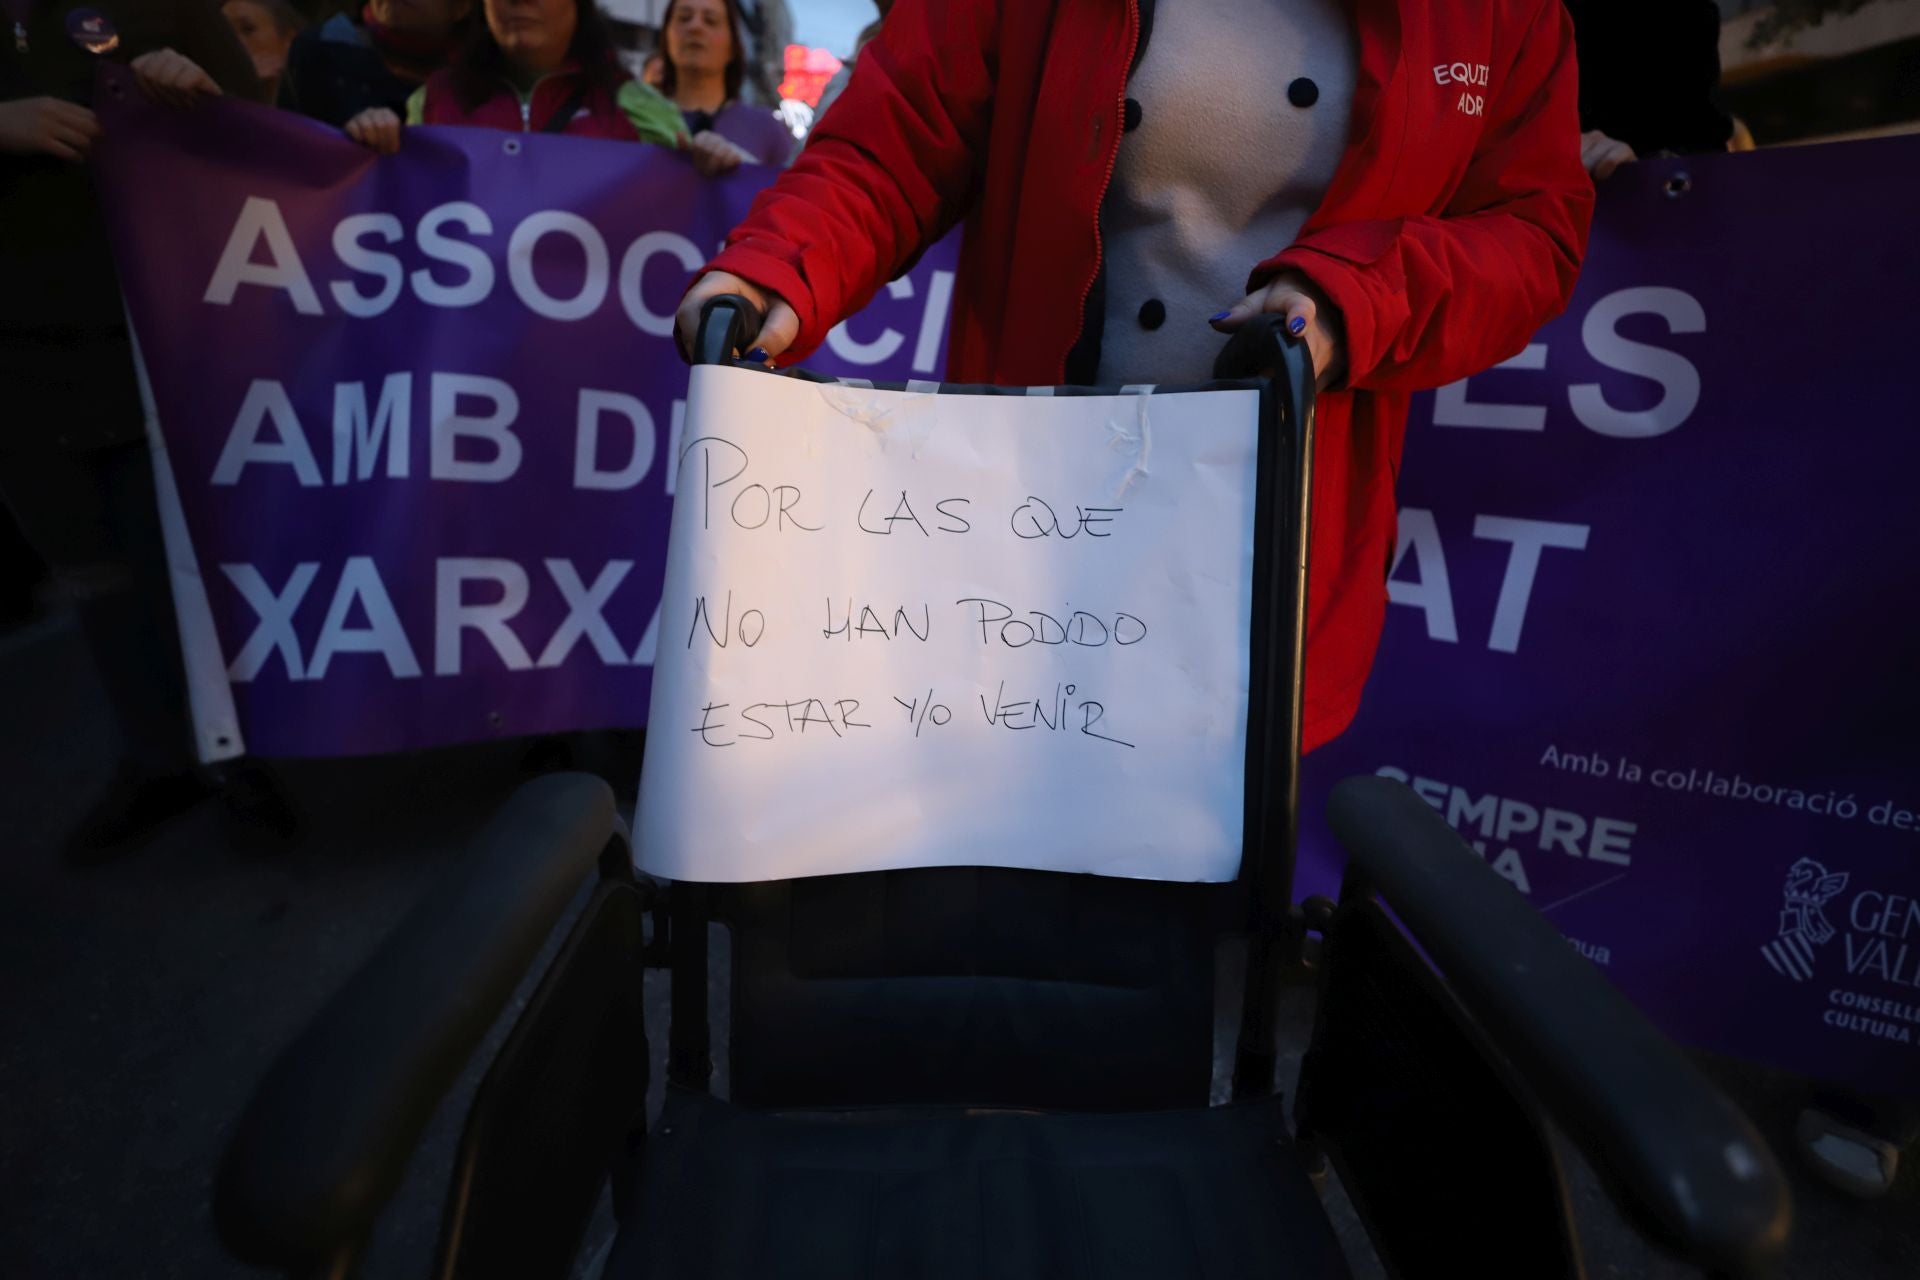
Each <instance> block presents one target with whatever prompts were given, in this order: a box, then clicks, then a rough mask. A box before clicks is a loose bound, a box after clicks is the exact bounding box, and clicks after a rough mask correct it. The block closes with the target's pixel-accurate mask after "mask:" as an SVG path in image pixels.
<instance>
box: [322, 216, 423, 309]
mask: <svg viewBox="0 0 1920 1280" xmlns="http://www.w3.org/2000/svg"><path fill="white" fill-rule="evenodd" d="M370 235H377V236H379V237H380V238H381V239H382V240H385V241H386V242H387V243H388V244H398V243H399V242H400V238H401V237H402V236H404V235H406V232H405V231H404V230H403V229H402V228H401V226H400V219H398V218H396V217H394V216H393V215H392V214H390V213H356V214H352V215H350V216H348V217H345V218H342V219H340V225H339V226H337V227H335V228H334V229H333V256H334V257H336V258H338V259H340V262H341V264H342V265H343V266H345V267H346V268H347V269H348V270H350V271H358V272H361V273H363V274H365V275H370V276H377V277H379V278H380V280H382V281H383V282H384V283H382V284H381V286H380V291H379V292H378V293H375V294H373V295H371V296H369V295H367V294H364V293H361V292H360V291H359V290H358V289H356V288H354V286H353V282H352V281H351V280H334V281H330V282H329V283H328V285H327V291H328V292H329V293H331V294H332V295H333V301H334V305H336V306H338V307H339V308H340V309H341V310H342V311H344V312H346V313H347V314H348V315H350V316H352V317H354V318H355V319H358V320H369V319H372V318H373V317H374V316H377V315H383V314H385V312H386V310H387V308H388V307H391V306H392V305H393V303H394V300H395V299H396V298H398V297H399V296H400V286H401V285H402V284H404V283H405V282H406V275H407V273H406V272H404V271H402V270H401V269H400V259H399V258H398V257H396V256H395V255H393V254H391V253H379V252H377V251H375V250H373V249H369V248H367V247H366V246H365V245H364V244H362V243H361V241H362V240H364V239H366V238H367V237H368V236H370Z"/></svg>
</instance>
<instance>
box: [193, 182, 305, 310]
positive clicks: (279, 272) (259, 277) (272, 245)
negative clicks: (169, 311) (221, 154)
mask: <svg viewBox="0 0 1920 1280" xmlns="http://www.w3.org/2000/svg"><path fill="white" fill-rule="evenodd" d="M263 241H264V242H265V244H266V247H267V254H268V257H269V259H270V260H269V261H267V262H255V261H254V260H253V251H254V246H255V245H257V244H259V243H261V242H263ZM243 284H257V285H260V286H262V287H264V288H268V289H281V290H284V291H285V292H286V294H287V296H288V298H290V299H292V301H293V309H294V310H295V311H298V312H299V313H300V314H301V315H303V316H317V315H319V314H320V313H321V312H320V295H319V294H317V293H315V292H314V291H313V281H311V280H309V279H308V278H307V268H306V265H305V264H304V263H302V262H301V261H300V251H299V250H298V249H296V248H295V247H294V244H293V237H292V236H291V235H289V234H288V232H287V220H286V219H285V218H283V217H281V216H280V206H279V205H278V204H277V203H275V202H274V201H272V200H268V199H265V198H264V197H261V196H248V197H247V201H246V203H245V204H243V205H241V206H240V216H239V217H238V218H237V219H235V221H234V224H233V231H232V233H231V234H230V235H228V236H227V247H226V248H225V249H222V250H221V251H220V262H219V265H217V266H215V267H214V269H213V278H212V279H211V280H209V281H208V282H207V291H206V293H205V294H203V295H202V297H201V301H203V302H210V303H212V304H213V305H214V306H217V307H225V306H231V305H232V304H233V295H234V293H235V291H236V290H238V289H239V287H240V286H241V285H243Z"/></svg>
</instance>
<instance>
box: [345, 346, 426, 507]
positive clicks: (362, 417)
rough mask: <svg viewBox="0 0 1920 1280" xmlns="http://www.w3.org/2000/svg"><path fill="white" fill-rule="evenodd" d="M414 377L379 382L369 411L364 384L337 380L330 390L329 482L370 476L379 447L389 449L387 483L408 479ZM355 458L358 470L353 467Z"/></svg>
mask: <svg viewBox="0 0 1920 1280" xmlns="http://www.w3.org/2000/svg"><path fill="white" fill-rule="evenodd" d="M412 406H413V375H412V374H410V373H394V374H389V375H387V377H386V378H384V379H382V380H381V383H380V400H379V403H378V404H376V405H375V406H374V409H373V412H372V413H371V414H369V413H368V412H367V384H366V383H364V382H340V383H335V384H334V388H333V482H334V483H335V484H337V485H341V484H346V483H347V479H348V477H349V476H350V475H351V476H352V477H353V478H354V479H356V480H366V479H370V478H371V477H372V476H373V463H374V459H376V458H378V457H379V456H380V445H381V442H382V441H383V440H384V441H385V443H386V446H387V479H389V480H404V479H406V478H407V453H408V446H409V444H410V442H411V440H412V438H413V432H412V423H413V408H412ZM356 459H357V460H358V462H359V466H358V469H357V472H356V469H355V466H354V463H355V460H356Z"/></svg>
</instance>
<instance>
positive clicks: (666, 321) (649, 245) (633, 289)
mask: <svg viewBox="0 0 1920 1280" xmlns="http://www.w3.org/2000/svg"><path fill="white" fill-rule="evenodd" d="M661 253H668V254H672V255H673V258H674V260H675V261H676V262H677V263H679V265H680V266H681V267H682V268H684V270H683V271H681V272H680V273H679V275H680V278H681V279H683V280H684V279H685V274H686V272H688V271H698V270H699V269H700V267H701V265H702V264H703V263H705V262H706V256H705V255H704V254H702V253H701V252H700V250H699V247H698V246H696V245H695V244H694V243H693V241H691V240H689V239H687V238H686V237H685V236H683V235H680V234H679V233H678V232H674V231H649V232H647V233H646V234H645V235H643V236H641V237H640V238H639V239H637V240H635V241H634V242H633V243H632V244H631V245H628V246H627V252H626V256H624V257H623V258H621V259H620V305H621V306H622V307H624V308H625V309H626V312H627V319H629V320H631V321H633V323H634V326H635V327H636V328H638V329H639V330H640V332H642V333H645V334H651V335H652V336H653V337H656V338H666V337H671V336H672V335H673V316H674V312H675V310H676V309H677V306H678V303H679V297H680V295H679V293H678V292H675V294H674V297H673V302H674V305H672V306H669V307H668V308H667V309H666V310H665V311H655V310H653V309H652V308H650V307H649V306H647V299H646V293H645V291H644V290H643V288H642V285H643V284H644V283H645V280H646V272H647V264H648V263H649V262H651V261H652V260H653V258H654V256H655V255H656V254H661Z"/></svg>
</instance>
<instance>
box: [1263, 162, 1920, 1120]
mask: <svg viewBox="0 0 1920 1280" xmlns="http://www.w3.org/2000/svg"><path fill="white" fill-rule="evenodd" d="M1842 194H1844V198H1837V197H1838V196H1840V195H1842ZM1916 225H1920V140H1915V139H1895V140H1887V141H1876V142H1859V143H1848V144H1837V145H1830V146H1822V147H1808V148H1798V149H1789V150H1780V151H1770V152H1766V153H1761V154H1754V155H1737V156H1712V157H1700V158H1692V159H1688V160H1685V161H1674V160H1668V161H1660V162H1655V163H1648V164H1638V165H1631V166H1628V167H1627V168H1625V169H1622V170H1621V171H1620V172H1619V173H1617V174H1616V175H1615V176H1614V177H1612V178H1611V179H1609V180H1608V181H1607V182H1605V183H1603V184H1602V187H1601V202H1600V209H1599V214H1598V218H1597V220H1596V224H1595V227H1594V233H1593V243H1592V248H1591V251H1590V253H1589V256H1588V259H1587V265H1586V268H1585V271H1584V274H1583V275H1582V277H1581V282H1580V287H1579V290H1578V292H1577V294H1576V295H1575V298H1574V301H1573V305H1572V307H1571V308H1570V309H1569V310H1568V312H1567V314H1566V315H1565V316H1564V317H1563V318H1562V319H1560V320H1558V321H1556V322H1555V323H1554V324H1552V325H1549V326H1548V327H1547V328H1546V329H1545V330H1543V331H1542V332H1541V333H1540V334H1539V336H1538V337H1537V338H1536V339H1535V341H1534V343H1533V345H1532V346H1530V347H1529V348H1528V349H1527V351H1526V352H1525V353H1523V354H1522V355H1521V356H1519V357H1517V358H1515V359H1514V360H1512V361H1510V362H1508V364H1507V365H1505V366H1502V367H1501V368H1499V369H1495V370H1492V371H1489V372H1488V373H1486V374H1483V375H1480V376H1477V377H1474V378H1472V379H1469V380H1468V381H1467V382H1465V383H1463V384H1458V385H1456V386H1453V387H1449V388H1445V389H1443V390H1441V391H1440V392H1439V393H1438V394H1436V395H1428V396H1422V397H1420V398H1419V399H1417V400H1416V401H1415V404H1414V409H1413V415H1412V421H1411V424H1410V428H1409V436H1408V443H1407V451H1406V459H1405V465H1404V467H1403V469H1402V471H1401V474H1400V489H1399V492H1400V501H1401V520H1400V539H1399V553H1398V556H1397V559H1396V564H1395V567H1394V569H1393V572H1392V575H1391V580H1390V590H1391V595H1392V599H1393V601H1394V607H1392V608H1390V609H1389V610H1388V620H1387V629H1386V635H1385V639H1384V642H1383V644H1382V647H1381V651H1380V657H1379V660H1378V663H1377V665H1376V667H1375V669H1374V673H1373V677H1372V681H1371V683H1370V684H1369V686H1368V689H1367V693H1366V700H1365V704H1364V706H1363V707H1362V710H1361V712H1360V716H1359V719H1358V720H1357V721H1356V723H1355V724H1354V726H1353V728H1352V729H1351V730H1350V731H1349V732H1348V733H1347V734H1346V736H1345V737H1343V738H1342V739H1340V740H1339V741H1338V742H1336V743H1334V744H1333V745H1331V746H1329V747H1327V748H1325V749H1324V750H1322V751H1320V752H1318V753H1316V754H1315V755H1314V756H1313V757H1312V758H1311V759H1310V760H1309V762H1308V771H1307V775H1306V780H1307V787H1306V794H1307V796H1308V805H1307V808H1308V812H1307V813H1306V814H1305V815H1303V816H1304V821H1303V823H1302V833H1303V834H1302V839H1303V842H1304V847H1303V850H1302V858H1301V880H1300V884H1299V891H1300V892H1301V893H1302V894H1307V893H1314V892H1320V893H1327V894H1330V895H1331V894H1332V893H1334V892H1335V890H1336V886H1337V883H1338V874H1339V857H1338V854H1337V852H1336V851H1335V849H1334V847H1333V844H1332V839H1331V837H1330V835H1329V834H1328V833H1327V831H1326V829H1325V823H1324V816H1323V812H1322V810H1323V805H1324V799H1325V796H1326V792H1327V789H1328V788H1329V787H1330V786H1331V785H1332V784H1333V783H1334V782H1335V781H1336V780H1338V779H1339V778H1341V777H1343V776H1346V775H1349V774H1354V773H1374V772H1378V773H1385V774H1390V775H1392V776H1395V777H1404V778H1406V779H1408V780H1409V781H1411V782H1412V784H1413V786H1414V787H1415V789H1416V790H1418V791H1419V792H1420V794H1421V795H1422V796H1423V797H1425V798H1426V799H1427V801H1428V802H1429V803H1431V804H1432V805H1433V806H1434V807H1435V808H1436V809H1438V810H1440V811H1441V812H1442V813H1443V814H1445V815H1446V816H1447V817H1448V818H1449V819H1450V820H1451V821H1452V822H1453V823H1454V825H1455V826H1457V827H1459V828H1460V829H1461V830H1462V831H1463V832H1465V834H1466V835H1467V836H1469V837H1470V838H1471V839H1472V840H1473V841H1474V843H1475V845H1476V847H1478V848H1479V849H1480V850H1481V852H1482V853H1483V854H1484V856H1485V857H1487V858H1488V859H1489V860H1490V861H1491V862H1492V864H1493V866H1494V867H1495V869H1496V870H1498V871H1499V872H1500V873H1501V874H1502V875H1504V876H1506V878H1507V879H1508V880H1510V881H1511V882H1512V883H1513V884H1514V885H1515V886H1516V887H1517V888H1519V889H1520V890H1521V892H1523V893H1525V894H1526V895H1527V897H1528V899H1529V900H1530V901H1531V902H1533V903H1534V905H1535V906H1537V907H1538V908H1539V909H1540V910H1541V911H1543V912H1544V913H1545V914H1546V916H1547V917H1548V918H1549V919H1550V920H1552V921H1553V923H1554V924H1555V925H1556V926H1558V927H1559V928H1560V929H1561V930H1562V931H1563V932H1565V933H1566V934H1567V935H1568V936H1569V937H1570V938H1572V939H1575V940H1577V945H1578V947H1579V949H1580V950H1581V951H1582V952H1583V953H1584V954H1585V955H1586V956H1588V957H1589V958H1590V959H1591V960H1592V961H1593V962H1594V963H1596V964H1598V965H1599V966H1601V968H1602V969H1603V970H1604V971H1605V972H1606V973H1607V975H1608V976H1609V977H1610V978H1612V979H1613V980H1614V981H1615V982H1616V983H1617V984H1618V985H1619V986H1620V987H1621V988H1622V989H1623V990H1624V991H1626V993H1627V994H1628V995H1630V996H1631V997H1632V998H1633V999H1635V1000H1636V1001H1637V1002H1638V1003H1639V1004H1640V1006H1641V1007H1642V1008H1643V1009H1645V1010H1646V1011H1647V1012H1648V1013H1649V1014H1650V1015H1651V1016H1653V1017H1654V1018H1655V1019H1656V1021H1658V1022H1659V1023H1661V1024H1662V1025H1663V1026H1664V1027H1665V1028H1666V1029H1667V1030H1668V1031H1669V1032H1670V1033H1671V1034H1673V1035H1675V1036H1676V1037H1678V1038H1680V1039H1682V1040H1684V1041H1687V1042H1690V1043H1694V1044H1698V1045H1701V1046H1704V1047H1708V1048H1712V1049H1716V1050H1720V1051H1724V1052H1727V1053H1730V1054H1735V1055H1739V1056H1745V1057H1750V1058H1755V1059H1760V1060H1764V1061H1767V1062H1770V1063H1773V1064H1775V1065H1777V1066H1781V1067H1784V1068H1787V1069H1791V1070H1796V1071H1800V1072H1804V1073H1806V1074H1810V1075H1814V1076H1820V1077H1825V1078H1829V1079H1832V1080H1835V1081H1839V1082H1842V1083H1847V1084H1851V1085H1854V1086H1856V1087H1862V1088H1869V1089H1879V1090H1883V1091H1891V1092H1905V1093H1910V1094H1912V1093H1920V660H1917V659H1916V657H1915V653H1916V648H1915V644H1916V640H1915V636H1916V625H1917V622H1916V620H1917V619H1920V611H1917V610H1916V605H1915V603H1914V602H1915V600H1916V599H1920V559H1917V558H1916V557H1915V555H1914V551H1913V547H1912V541H1913V537H1912V535H1913V531H1914V528H1915V524H1914V511H1915V501H1914V496H1913V494H1914V489H1915V485H1916V477H1920V432H1916V431H1915V429H1914V427H1915V415H1914V408H1913V406H1914V402H1915V392H1914V383H1915V377H1916V371H1915V363H1914V334H1915V332H1916V330H1915V325H1914V321H1913V319H1912V318H1911V317H1910V316H1909V315H1908V314H1907V313H1906V311H1905V306H1906V302H1907V300H1906V298H1905V297H1904V296H1901V294H1900V293H1899V291H1898V289H1897V286H1896V282H1898V281H1902V280H1906V281H1913V280H1916V279H1920V241H1916V240H1915V238H1914V236H1913V234H1912V228H1913V227H1915V226H1916Z"/></svg>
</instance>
